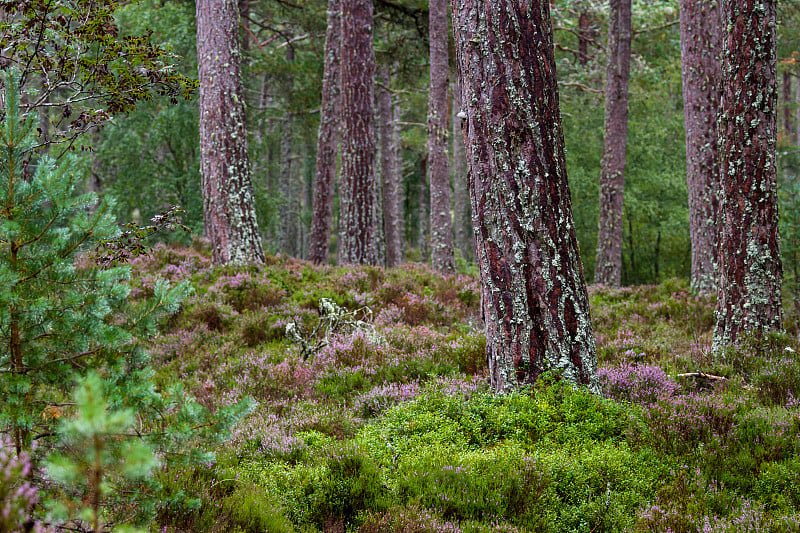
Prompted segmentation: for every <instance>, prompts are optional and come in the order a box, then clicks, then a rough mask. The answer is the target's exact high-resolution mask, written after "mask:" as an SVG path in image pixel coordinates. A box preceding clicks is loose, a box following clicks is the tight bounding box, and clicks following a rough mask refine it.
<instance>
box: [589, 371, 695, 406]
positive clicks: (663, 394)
mask: <svg viewBox="0 0 800 533" xmlns="http://www.w3.org/2000/svg"><path fill="white" fill-rule="evenodd" d="M597 376H598V378H599V379H600V386H601V387H602V389H603V393H604V394H605V395H606V397H607V398H613V399H614V400H617V401H623V400H626V401H629V402H633V403H636V404H639V405H653V404H655V403H656V402H657V401H658V400H663V399H667V398H670V397H671V396H673V395H675V393H676V392H678V390H679V389H680V385H678V383H677V382H676V381H675V380H674V379H672V378H670V377H669V376H667V373H666V372H664V370H663V369H662V368H661V367H660V366H656V365H650V364H646V363H622V364H621V365H619V366H617V367H608V366H602V367H600V369H599V370H598V371H597Z"/></svg>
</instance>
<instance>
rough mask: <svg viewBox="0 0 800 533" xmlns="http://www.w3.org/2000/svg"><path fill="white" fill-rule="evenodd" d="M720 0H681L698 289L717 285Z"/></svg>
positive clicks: (694, 268) (691, 224)
mask: <svg viewBox="0 0 800 533" xmlns="http://www.w3.org/2000/svg"><path fill="white" fill-rule="evenodd" d="M721 16H722V12H721V11H720V4H719V2H718V1H717V0H680V24H681V71H682V76H683V115H684V122H685V125H686V137H685V138H686V183H687V186H688V190H689V234H690V237H691V242H692V281H691V283H692V289H694V290H696V291H705V292H713V291H716V288H717V272H716V270H717V262H718V258H717V254H718V252H719V248H718V246H719V195H720V193H719V188H720V177H719V155H718V154H719V152H718V150H717V114H718V112H719V103H720V98H721V96H722V95H721V85H720V84H721V77H722V71H721V70H720V61H721V54H722V31H723V30H722V27H721V26H720V24H721V18H720V17H721Z"/></svg>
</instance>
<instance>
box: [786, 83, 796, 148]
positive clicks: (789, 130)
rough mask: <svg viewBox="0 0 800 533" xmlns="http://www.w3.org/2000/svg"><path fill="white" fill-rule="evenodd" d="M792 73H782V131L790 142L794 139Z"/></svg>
mask: <svg viewBox="0 0 800 533" xmlns="http://www.w3.org/2000/svg"><path fill="white" fill-rule="evenodd" d="M792 93H793V91H792V73H791V72H789V71H788V70H787V71H784V73H783V131H784V132H785V134H786V139H787V140H789V141H790V142H791V140H792V137H794V133H795V129H794V94H792Z"/></svg>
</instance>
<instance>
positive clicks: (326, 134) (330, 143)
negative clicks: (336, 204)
mask: <svg viewBox="0 0 800 533" xmlns="http://www.w3.org/2000/svg"><path fill="white" fill-rule="evenodd" d="M340 10H341V5H340V0H328V29H327V32H326V34H325V70H324V72H323V75H322V106H321V107H322V109H321V111H320V119H319V134H318V138H317V166H316V172H315V174H314V175H315V182H314V201H313V213H312V218H311V236H310V237H309V241H310V243H309V251H308V258H309V260H311V261H313V262H314V263H317V264H322V263H327V262H328V248H329V244H328V243H329V242H330V236H331V216H332V213H333V195H334V185H335V178H336V146H337V144H338V141H339V121H338V120H339V113H340V112H341V92H340V84H339V82H340V78H341V68H340V64H339V57H340V44H341V11H340Z"/></svg>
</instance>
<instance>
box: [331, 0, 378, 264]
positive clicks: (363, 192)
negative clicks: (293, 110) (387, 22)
mask: <svg viewBox="0 0 800 533" xmlns="http://www.w3.org/2000/svg"><path fill="white" fill-rule="evenodd" d="M341 50H342V63H341V64H342V115H343V117H342V118H343V123H344V135H343V143H342V186H341V190H340V199H341V213H340V222H339V224H340V238H339V262H340V263H342V264H350V263H359V264H375V263H376V262H377V257H376V253H375V252H376V251H375V216H374V206H373V201H374V198H375V192H374V190H375V176H374V170H375V124H374V116H373V102H374V99H375V96H374V95H375V79H374V78H375V54H374V51H373V49H372V0H343V1H342V48H341Z"/></svg>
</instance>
